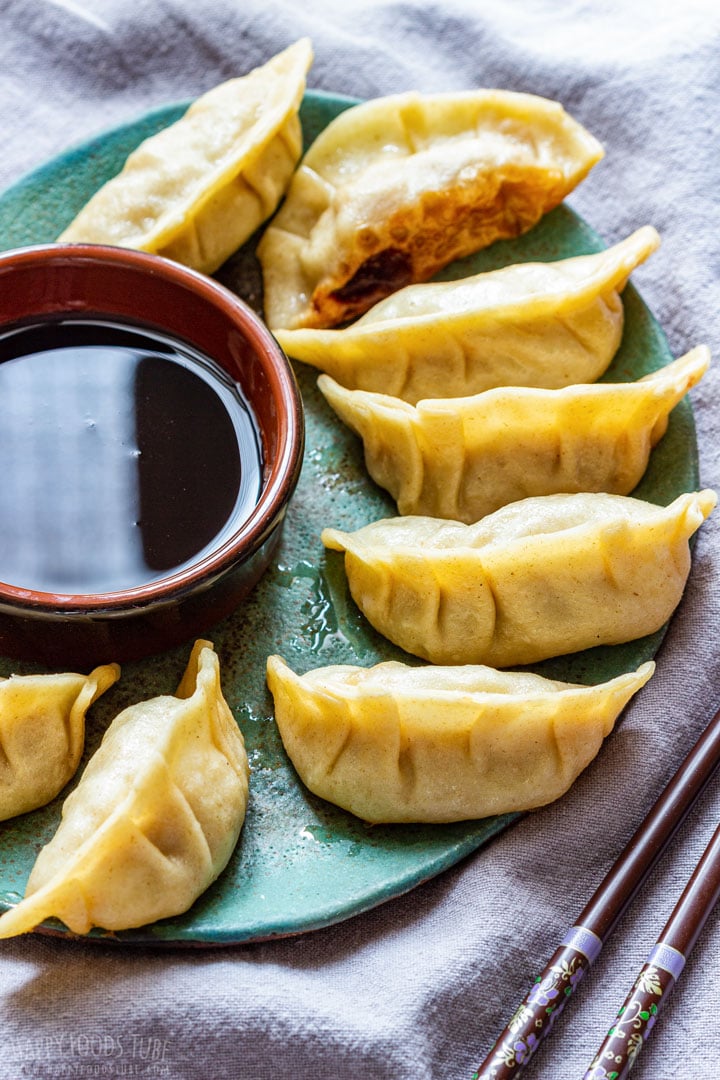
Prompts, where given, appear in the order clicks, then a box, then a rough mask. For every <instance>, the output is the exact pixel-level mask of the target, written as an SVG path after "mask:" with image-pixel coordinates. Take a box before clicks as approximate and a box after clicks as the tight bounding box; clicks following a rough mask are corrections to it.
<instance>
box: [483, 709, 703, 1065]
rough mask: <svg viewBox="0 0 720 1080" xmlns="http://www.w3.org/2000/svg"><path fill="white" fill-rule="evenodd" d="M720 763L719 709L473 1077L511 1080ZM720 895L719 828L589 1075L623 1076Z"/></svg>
mask: <svg viewBox="0 0 720 1080" xmlns="http://www.w3.org/2000/svg"><path fill="white" fill-rule="evenodd" d="M718 766H720V710H719V711H718V712H717V713H716V714H715V716H714V717H713V719H712V720H711V721H710V723H709V724H708V726H707V727H706V729H705V731H704V732H703V734H702V735H701V736H700V738H699V739H698V741H697V743H696V744H695V746H694V747H693V749H692V750H691V751H690V753H689V754H688V756H687V757H686V758H685V760H684V762H683V763H682V765H681V766H680V768H679V769H678V771H677V772H676V773H675V775H674V777H673V778H672V780H671V781H670V782H669V783H668V785H667V787H666V788H665V790H664V791H663V793H662V795H661V796H660V798H659V799H658V800H657V802H656V803H655V805H654V806H653V808H652V810H651V811H650V813H649V814H648V816H647V817H646V818H645V820H644V821H643V823H642V825H641V826H640V827H639V829H638V830H637V832H636V833H635V835H634V836H633V838H632V840H631V841H630V842H629V844H628V845H627V847H626V848H625V849H624V851H623V852H622V854H621V855H620V857H619V858H618V860H617V861H616V863H615V864H614V866H613V867H612V868H611V869H610V870H609V872H608V873H607V875H606V876H605V879H604V880H603V882H602V884H601V885H600V886H599V888H598V889H597V890H596V892H595V894H594V895H593V896H592V898H591V899H590V901H589V902H588V903H587V904H586V906H585V907H584V908H583V910H582V912H581V913H580V916H579V918H578V921H577V923H576V924H575V925H574V926H573V927H571V928H570V930H569V931H568V933H567V934H566V935H565V937H564V938H563V940H562V942H561V944H560V945H559V946H558V948H557V949H556V951H555V952H554V953H553V955H552V957H551V958H550V960H549V961H548V963H547V965H546V967H545V969H544V970H543V972H542V973H541V974H540V975H539V976H538V977H537V979H536V980H535V983H534V985H533V987H532V989H531V990H530V992H529V993H528V994H527V996H526V997H525V999H524V1001H523V1002H522V1004H521V1005H520V1007H519V1008H518V1010H517V1012H516V1013H515V1015H514V1016H513V1018H512V1019H511V1020H510V1021H509V1022H508V1024H507V1027H505V1028H504V1030H503V1031H502V1033H501V1035H500V1037H499V1038H498V1040H497V1042H496V1043H495V1046H494V1047H493V1049H492V1050H491V1051H490V1053H489V1054H488V1056H487V1057H486V1059H485V1061H484V1062H483V1064H482V1065H481V1066H480V1068H479V1069H478V1070H477V1072H475V1073H473V1077H472V1080H511V1078H514V1077H517V1076H518V1075H519V1074H520V1072H521V1070H522V1068H523V1067H524V1066H525V1065H526V1064H527V1063H528V1061H529V1060H530V1058H531V1057H532V1055H533V1054H534V1053H535V1051H536V1050H537V1048H538V1046H539V1045H540V1043H541V1042H542V1040H543V1039H544V1038H545V1037H546V1036H547V1035H548V1033H549V1032H550V1031H551V1029H552V1027H553V1024H554V1023H555V1021H556V1019H557V1017H558V1016H559V1014H560V1013H561V1012H562V1010H563V1009H564V1008H565V1005H566V1004H567V1002H568V1000H569V999H570V996H571V995H572V993H573V991H574V989H575V987H576V986H577V984H578V983H579V981H580V980H581V979H582V977H583V976H584V975H585V974H586V972H587V971H588V969H589V968H590V966H591V965H592V964H593V962H594V961H595V960H596V959H597V957H598V955H599V953H600V951H601V949H602V947H603V945H604V944H605V942H606V941H607V939H608V938H609V936H610V934H611V933H612V931H613V930H614V929H615V926H616V924H617V922H618V920H619V919H620V917H621V916H622V915H623V913H624V912H625V910H626V909H627V908H628V907H629V906H630V904H631V903H632V901H633V900H634V898H635V896H636V895H637V893H638V891H639V890H640V888H641V887H642V885H643V883H644V882H645V880H646V878H647V877H648V875H649V874H650V871H651V870H652V869H653V867H654V866H655V864H656V863H657V862H658V860H659V859H660V856H661V855H662V854H663V852H664V851H665V849H666V848H667V846H668V844H669V843H670V841H671V840H672V838H673V837H674V836H675V834H676V832H677V831H678V829H679V828H680V826H681V825H682V823H683V821H684V820H685V818H686V817H687V815H688V814H689V812H690V810H691V808H692V807H693V805H694V804H695V802H696V801H697V799H698V798H699V796H700V795H701V793H702V792H703V791H704V790H705V788H706V787H707V785H708V783H709V782H710V780H711V779H712V777H713V775H714V774H715V772H716V771H717V769H718ZM718 899H720V826H718V829H717V830H716V831H715V833H714V835H713V837H712V840H711V841H710V843H709V844H708V846H707V848H706V850H705V853H704V855H703V856H702V858H701V860H700V862H699V863H698V865H697V867H696V868H695V871H694V872H693V874H692V877H691V878H690V880H689V881H688V883H687V885H686V887H685V889H684V891H683V893H682V895H681V897H680V899H679V900H678V902H677V904H676V906H675V909H674V910H673V913H672V915H671V916H670V919H669V920H668V922H667V924H666V926H665V928H664V930H663V932H662V933H661V935H660V937H659V938H658V940H657V942H656V944H655V946H654V948H653V949H652V951H651V953H650V956H649V957H648V960H647V962H646V963H645V964H644V965H643V967H642V969H641V971H640V974H639V975H638V977H637V979H636V981H635V984H634V985H633V988H632V990H631V991H630V993H629V994H628V996H627V998H626V999H625V1003H624V1005H623V1006H622V1008H621V1009H620V1011H619V1013H618V1016H617V1019H616V1020H615V1022H614V1025H613V1026H612V1027H611V1028H610V1031H609V1033H608V1035H607V1037H606V1038H605V1041H604V1042H603V1044H602V1046H601V1047H600V1050H599V1051H598V1053H597V1054H596V1056H595V1058H594V1060H593V1062H592V1064H591V1065H590V1067H589V1069H588V1070H587V1072H586V1073H585V1077H584V1080H622V1078H624V1077H625V1076H626V1075H627V1072H628V1070H629V1068H630V1066H631V1065H632V1064H633V1062H634V1060H635V1058H636V1057H637V1054H638V1053H639V1051H640V1049H641V1047H642V1046H643V1043H644V1041H645V1039H646V1038H647V1036H648V1033H649V1032H650V1030H651V1028H652V1027H653V1025H654V1023H655V1020H656V1018H657V1015H658V1013H659V1011H660V1009H661V1007H662V1006H663V1005H664V1004H665V1001H666V1000H667V998H668V996H669V993H670V991H671V990H672V987H673V985H674V983H675V981H676V980H677V978H678V977H679V975H680V972H681V971H682V969H683V967H684V965H685V961H686V959H687V957H688V955H689V954H690V951H691V950H692V948H693V946H694V944H695V942H696V941H697V938H698V936H699V934H700V932H701V930H702V928H703V926H704V925H705V922H706V920H707V918H708V916H709V914H710V912H711V911H712V909H713V907H714V906H715V904H716V903H717V901H718Z"/></svg>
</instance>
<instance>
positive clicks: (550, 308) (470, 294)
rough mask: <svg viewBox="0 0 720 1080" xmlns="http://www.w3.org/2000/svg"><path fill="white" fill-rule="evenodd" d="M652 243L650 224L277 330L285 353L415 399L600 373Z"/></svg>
mask: <svg viewBox="0 0 720 1080" xmlns="http://www.w3.org/2000/svg"><path fill="white" fill-rule="evenodd" d="M659 243H660V237H659V236H658V234H657V232H656V231H655V229H653V228H652V227H650V226H645V227H644V228H641V229H638V230H636V232H634V233H632V235H630V236H628V237H626V239H624V240H622V241H620V242H619V243H617V244H615V245H614V246H613V247H610V248H607V249H606V250H604V251H600V252H597V253H595V254H593V255H576V256H573V257H571V258H566V259H558V260H555V261H551V262H520V263H513V264H511V265H509V266H505V267H502V268H501V269H498V270H487V271H484V272H483V273H479V274H474V275H473V276H471V277H465V278H456V279H453V280H451V281H441V282H427V283H424V284H418V285H409V286H407V287H406V288H404V289H401V290H400V291H399V292H396V293H395V294H394V295H393V296H390V297H388V298H387V299H386V300H383V301H381V302H380V303H379V304H376V305H375V306H374V307H373V308H371V309H370V310H369V311H368V312H367V313H366V314H365V315H363V316H362V317H361V318H360V319H358V320H357V321H356V322H354V323H352V324H351V325H349V326H346V327H344V328H342V329H329V330H327V329H326V330H318V329H295V330H292V329H282V328H278V329H277V330H276V331H275V334H276V337H277V339H278V341H279V342H280V344H281V346H282V347H283V349H285V351H286V352H287V353H288V355H290V356H292V357H293V358H294V359H296V360H300V361H302V362H303V363H306V364H310V365H311V366H313V367H316V368H318V369H319V370H320V371H323V372H325V373H326V374H328V375H330V376H332V378H334V379H336V380H337V382H339V383H340V384H341V385H342V386H345V387H347V388H348V389H350V390H367V391H375V392H380V393H385V394H390V395H392V396H394V397H398V398H402V399H403V400H404V401H407V402H409V403H410V404H416V403H417V402H418V401H420V400H423V399H425V398H456V397H466V396H468V395H470V394H477V393H481V392H482V391H484V390H490V389H492V388H493V387H497V386H536V387H543V388H546V389H557V388H559V387H563V386H569V385H571V384H574V383H588V382H595V380H596V379H598V378H600V376H601V375H602V374H603V373H604V372H605V370H606V369H607V367H608V365H609V364H610V362H611V361H612V359H613V357H614V355H615V353H616V351H617V349H618V347H619V345H620V341H621V338H622V332H623V326H624V306H623V301H622V298H621V295H620V294H621V293H622V290H623V289H624V287H625V284H626V282H627V280H628V278H629V277H630V275H631V274H632V272H633V271H634V270H635V269H636V268H637V267H638V266H639V265H640V264H641V263H642V262H644V261H645V260H646V259H647V258H648V257H649V256H650V255H651V254H652V252H653V251H655V250H656V249H657V247H658V246H659Z"/></svg>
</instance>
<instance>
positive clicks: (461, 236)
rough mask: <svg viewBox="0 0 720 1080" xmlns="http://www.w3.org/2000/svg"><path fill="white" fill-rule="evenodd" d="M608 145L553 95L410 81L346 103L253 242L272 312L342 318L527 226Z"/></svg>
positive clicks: (276, 319)
mask: <svg viewBox="0 0 720 1080" xmlns="http://www.w3.org/2000/svg"><path fill="white" fill-rule="evenodd" d="M602 154H603V151H602V147H601V146H600V144H599V143H598V142H597V141H596V140H595V139H594V138H593V137H592V136H591V135H590V134H588V132H587V131H585V129H584V128H583V127H581V126H580V124H578V123H577V122H576V121H575V120H573V119H572V118H571V117H570V116H568V115H567V113H566V112H565V111H564V110H563V108H562V107H561V106H560V105H559V104H558V103H557V102H554V101H547V100H546V99H544V98H540V97H534V96H533V95H530V94H517V93H512V92H510V91H505V90H474V91H468V92H465V93H444V94H434V95H427V96H423V95H421V94H418V93H407V94H399V95H397V96H394V97H385V98H377V99H375V100H374V101H368V102H366V103H365V104H362V105H357V106H355V107H354V108H350V109H347V110H346V111H345V112H343V113H341V114H340V115H339V116H337V117H336V118H335V120H333V121H332V123H330V124H329V125H328V127H327V128H326V129H325V130H324V131H323V132H322V134H321V135H319V136H318V138H317V139H316V140H315V142H314V143H313V145H312V146H311V147H310V149H309V150H308V152H307V154H306V155H305V157H304V158H303V161H302V163H301V166H300V168H299V169H298V171H297V173H296V174H295V176H294V177H293V180H292V183H291V185H290V187H289V189H288V195H287V199H286V201H285V203H284V205H283V206H282V207H281V209H280V212H279V213H278V215H277V217H276V218H275V220H274V221H273V222H272V223H271V225H270V227H269V228H268V229H267V231H266V232H265V235H264V237H263V239H262V241H261V243H260V245H259V248H258V254H259V256H260V260H261V262H262V268H263V279H264V283H265V314H266V318H267V321H268V324H269V325H270V326H271V327H272V328H277V327H288V328H294V327H298V326H334V325H336V324H337V323H340V322H345V321H346V320H347V319H349V318H351V317H352V316H354V315H358V314H360V313H361V312H363V311H366V310H367V309H368V308H369V307H370V306H371V305H372V304H374V303H375V302H376V301H377V300H380V299H382V297H383V296H387V295H388V294H389V293H391V292H393V291H394V290H396V289H400V288H402V286H403V285H409V284H411V283H412V282H415V281H426V280H427V279H428V278H429V277H431V276H432V274H434V273H435V272H436V271H437V270H439V269H440V268H441V267H443V266H446V265H447V263H449V262H451V261H452V260H453V259H456V258H459V257H460V256H462V255H468V254H469V253H470V252H472V251H477V250H479V249H480V248H483V247H487V245H488V244H491V243H492V242H493V241H494V240H498V239H501V238H503V237H511V236H519V235H520V234H521V233H523V232H526V231H527V230H528V229H529V228H530V227H531V226H532V225H534V224H535V222H536V221H538V220H539V218H540V217H541V216H542V215H543V214H544V213H546V212H547V211H548V210H551V209H552V208H553V207H554V206H557V205H558V203H560V202H562V200H563V199H564V198H565V196H566V195H567V194H568V192H570V191H572V189H573V188H574V187H575V186H576V184H578V183H579V182H580V181H581V180H582V179H583V177H584V176H585V175H586V174H587V173H588V171H589V170H590V169H591V168H592V166H593V165H594V164H595V162H596V161H598V160H599V159H600V158H601V157H602Z"/></svg>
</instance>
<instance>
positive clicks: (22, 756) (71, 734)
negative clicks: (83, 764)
mask: <svg viewBox="0 0 720 1080" xmlns="http://www.w3.org/2000/svg"><path fill="white" fill-rule="evenodd" d="M119 677H120V668H119V667H118V666H117V664H104V665H103V666H102V667H97V668H95V670H94V671H91V672H90V674H89V675H76V674H74V673H72V672H66V673H63V674H60V675H11V676H10V678H9V679H0V749H1V753H0V821H5V820H6V819H7V818H11V817H15V816H16V815H17V814H25V813H27V811H28V810H36V809H37V808H38V807H39V806H45V804H46V803H49V802H50V800H51V799H54V798H55V796H56V795H57V793H58V792H59V791H62V789H63V788H64V787H65V785H66V784H67V782H68V780H70V778H71V777H72V776H74V774H75V770H76V769H77V767H78V765H79V764H80V757H81V755H82V751H83V746H84V744H85V714H86V712H87V711H88V709H89V708H90V706H91V705H92V703H93V702H94V701H97V699H98V698H99V697H100V695H101V694H104V693H105V691H106V690H107V689H108V688H109V687H111V686H112V684H113V683H114V682H117V680H118V678H119Z"/></svg>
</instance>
